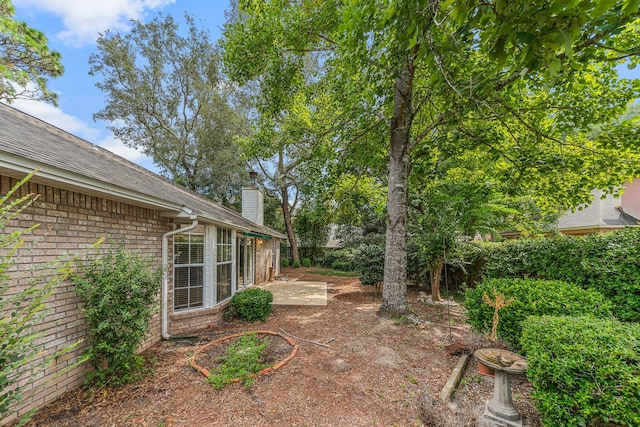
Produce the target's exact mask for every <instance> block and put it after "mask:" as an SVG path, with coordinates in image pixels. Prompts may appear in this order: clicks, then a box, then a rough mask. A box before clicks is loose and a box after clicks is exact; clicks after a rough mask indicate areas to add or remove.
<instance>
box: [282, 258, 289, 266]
mask: <svg viewBox="0 0 640 427" xmlns="http://www.w3.org/2000/svg"><path fill="white" fill-rule="evenodd" d="M280 264H281V265H282V266H283V267H289V264H290V261H289V258H282V260H280Z"/></svg>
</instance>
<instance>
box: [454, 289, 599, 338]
mask: <svg viewBox="0 0 640 427" xmlns="http://www.w3.org/2000/svg"><path fill="white" fill-rule="evenodd" d="M494 292H498V293H499V294H503V295H504V297H506V298H507V299H510V298H513V301H512V302H511V303H510V304H509V305H508V306H506V307H504V308H502V309H501V311H500V321H499V323H498V327H497V332H498V336H499V337H500V338H501V339H503V340H504V341H506V342H508V343H509V344H510V345H511V346H513V347H514V348H516V349H517V348H520V336H521V334H522V322H523V321H524V320H525V319H526V318H527V317H528V316H534V315H537V316H542V315H552V316H580V315H591V316H594V317H600V318H606V317H611V316H612V304H611V303H610V302H609V301H608V300H607V299H606V298H604V296H602V294H600V293H599V292H597V291H595V290H593V289H587V290H584V289H582V288H581V287H580V286H578V285H574V284H571V283H565V282H560V281H550V280H534V279H490V280H486V281H483V282H482V283H480V284H478V285H477V286H476V288H475V289H467V291H466V294H465V307H466V308H467V313H468V316H469V323H470V324H471V325H472V326H473V327H474V328H475V329H476V330H477V331H479V332H481V333H484V334H486V333H488V332H489V331H491V330H492V326H493V318H494V314H495V312H494V308H493V307H491V306H490V305H489V304H487V303H485V302H484V301H483V296H484V294H488V295H489V296H493V295H494Z"/></svg>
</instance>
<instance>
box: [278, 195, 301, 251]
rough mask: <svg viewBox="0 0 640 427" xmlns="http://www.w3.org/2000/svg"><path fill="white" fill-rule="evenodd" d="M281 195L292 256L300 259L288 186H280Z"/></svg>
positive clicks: (283, 216) (283, 215)
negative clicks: (292, 221)
mask: <svg viewBox="0 0 640 427" xmlns="http://www.w3.org/2000/svg"><path fill="white" fill-rule="evenodd" d="M280 195H281V197H282V218H283V219H284V226H285V228H286V230H287V237H288V238H289V245H290V246H291V258H292V260H293V261H300V255H299V254H298V243H297V242H296V235H295V233H294V232H293V225H292V224H291V209H290V207H289V192H288V191H287V188H286V187H281V188H280Z"/></svg>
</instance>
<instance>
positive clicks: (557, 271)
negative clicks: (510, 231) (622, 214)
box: [483, 229, 640, 322]
mask: <svg viewBox="0 0 640 427" xmlns="http://www.w3.org/2000/svg"><path fill="white" fill-rule="evenodd" d="M638 247H640V230H637V229H626V230H621V231H615V232H611V233H605V234H592V235H589V236H583V237H572V236H559V237H556V238H553V239H518V240H514V241H509V242H504V243H499V244H492V245H487V246H486V248H487V252H486V254H485V257H486V263H485V264H484V268H483V274H484V276H485V277H488V278H497V277H500V278H509V277H530V278H541V279H547V280H562V281H566V282H571V283H576V284H577V285H579V286H581V287H583V288H585V289H595V290H597V291H598V292H600V293H602V294H603V295H604V296H605V297H607V298H608V299H609V300H611V302H613V305H614V307H615V310H614V312H615V315H616V317H617V318H618V319H620V320H622V321H625V322H639V321H640V250H638Z"/></svg>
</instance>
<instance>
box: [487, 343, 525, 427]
mask: <svg viewBox="0 0 640 427" xmlns="http://www.w3.org/2000/svg"><path fill="white" fill-rule="evenodd" d="M474 355H475V358H476V359H477V360H478V361H480V362H482V363H484V364H485V365H487V366H489V367H491V368H493V369H494V370H495V372H496V373H495V382H494V388H493V397H492V398H491V400H489V401H488V402H487V404H486V406H485V408H484V414H483V416H482V418H483V419H484V421H486V422H488V424H489V425H499V426H502V425H506V426H515V427H521V426H522V416H521V415H520V413H519V412H518V410H517V409H516V407H515V406H514V405H513V400H511V379H510V377H509V375H522V374H524V373H525V372H526V371H527V360H526V359H525V358H524V357H522V356H520V355H519V354H516V353H513V352H511V351H507V350H502V349H498V348H481V349H479V350H476V352H475V353H474Z"/></svg>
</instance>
